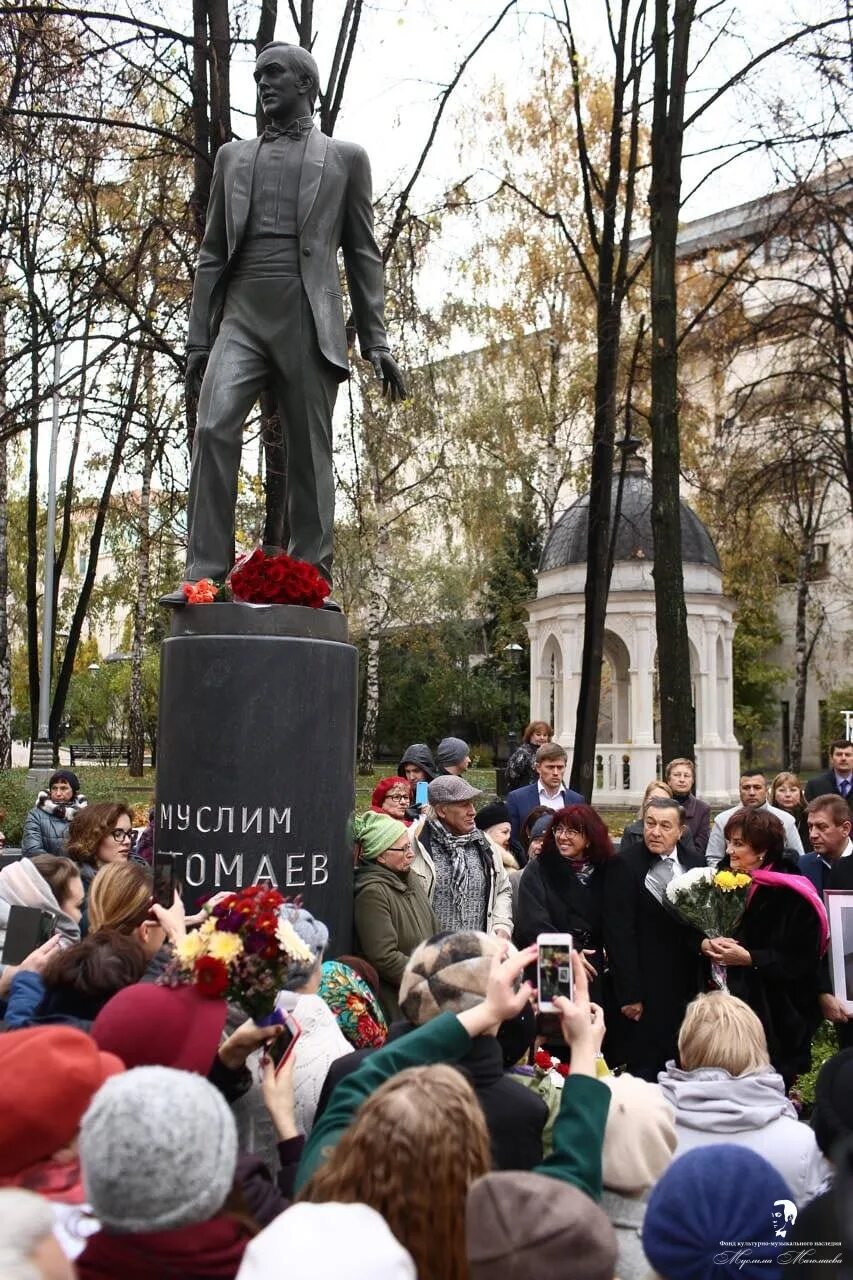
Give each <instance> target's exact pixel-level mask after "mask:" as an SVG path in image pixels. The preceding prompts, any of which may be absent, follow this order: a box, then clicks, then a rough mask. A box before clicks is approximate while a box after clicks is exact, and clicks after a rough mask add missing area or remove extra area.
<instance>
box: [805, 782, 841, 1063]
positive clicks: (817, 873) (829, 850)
mask: <svg viewBox="0 0 853 1280" xmlns="http://www.w3.org/2000/svg"><path fill="white" fill-rule="evenodd" d="M807 821H808V824H809V838H810V841H811V845H812V848H813V850H814V853H807V854H806V855H805V857H803V858H801V859H800V870H801V871H802V872H803V873H804V874H805V875H807V876H808V877H809V879H810V880H811V882H812V884H813V885H814V886H815V888H816V889H817V890H818V892H819V893H820V894H821V895H823V892H824V890H826V889H845V890H849V891H850V892H853V856H851V855H853V841H851V839H850V833H851V828H853V822H851V818H850V810H849V809H848V807H847V801H846V800H844V799H843V797H841V796H839V795H833V794H830V795H825V796H818V797H817V798H816V799H814V800H812V801H811V802H810V804H809V807H808V810H807ZM848 990H849V988H848ZM819 1003H820V1009H821V1013H822V1014H823V1016H824V1017H825V1018H828V1019H829V1020H830V1021H831V1022H834V1023H835V1024H836V1031H837V1033H838V1042H839V1044H840V1046H841V1048H842V1049H849V1048H851V1047H853V1022H851V1021H850V1015H849V1014H848V1013H847V1012H846V1011H845V1009H844V1006H843V1005H842V1003H841V1001H840V1000H839V999H838V997H837V996H836V995H835V994H834V993H833V990H832V980H831V978H830V971H829V953H828V952H827V954H826V955H825V956H824V958H823V960H822V962H821V995H820V997H819Z"/></svg>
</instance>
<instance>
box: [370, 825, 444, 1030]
mask: <svg viewBox="0 0 853 1280" xmlns="http://www.w3.org/2000/svg"><path fill="white" fill-rule="evenodd" d="M353 834H354V836H355V841H356V868H355V931H356V936H357V939H358V945H357V951H358V954H359V955H360V956H363V957H364V959H365V960H369V961H370V963H371V964H372V965H373V967H374V969H375V970H376V972H377V973H378V975H379V995H380V998H381V1000H382V1004H383V1006H384V1008H385V1012H386V1014H387V1015H388V1019H389V1021H391V1020H393V1019H395V1018H399V1017H400V1006H399V1004H398V1003H397V993H398V991H399V988H400V979H401V978H402V976H403V970H404V969H405V967H406V964H407V962H408V959H409V956H410V955H411V953H412V952H413V951H414V949H415V947H416V946H418V944H419V943H421V942H423V941H425V939H426V938H431V937H432V936H433V934H435V933H438V921H437V920H436V918H435V914H434V912H433V909H432V907H431V906H430V904H429V899H428V898H427V895H426V890H425V889H424V888H423V884H422V881H421V878H420V876H418V875H412V874H411V867H412V861H413V859H414V849H413V846H412V843H411V841H410V839H409V833H408V831H407V830H406V828H405V827H404V825H403V823H402V822H399V821H398V820H397V819H396V818H392V817H390V815H388V814H385V813H374V812H373V811H372V810H371V811H370V812H369V813H363V814H359V816H358V817H357V818H356V819H355V822H354V824H353Z"/></svg>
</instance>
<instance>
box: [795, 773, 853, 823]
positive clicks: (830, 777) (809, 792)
mask: <svg viewBox="0 0 853 1280" xmlns="http://www.w3.org/2000/svg"><path fill="white" fill-rule="evenodd" d="M803 794H804V795H805V797H806V800H807V801H809V800H816V799H817V797H818V796H840V795H841V792H840V791H839V790H838V787H837V785H836V782H835V773H834V771H833V770H832V769H827V771H826V773H819V774H818V775H817V777H816V778H810V779H809V781H808V782H807V783H806V785H805V787H804V788H803ZM847 803H848V805H849V806H850V812H851V813H853V789H851V791H850V793H849V795H848V796H847Z"/></svg>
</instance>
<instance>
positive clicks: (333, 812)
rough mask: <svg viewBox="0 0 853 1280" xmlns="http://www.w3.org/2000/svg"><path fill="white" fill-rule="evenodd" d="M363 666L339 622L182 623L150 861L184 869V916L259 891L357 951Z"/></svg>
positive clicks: (260, 618) (206, 617) (301, 614)
mask: <svg viewBox="0 0 853 1280" xmlns="http://www.w3.org/2000/svg"><path fill="white" fill-rule="evenodd" d="M357 667H358V662H357V653H356V650H355V648H354V647H353V646H352V645H350V644H348V643H347V625H346V619H345V618H344V617H343V615H342V614H339V613H332V612H329V611H325V610H321V609H306V608H302V607H299V606H291V605H245V604H209V605H188V606H187V607H186V608H183V609H176V610H175V612H174V614H173V618H172V634H171V636H170V637H169V639H168V640H165V641H164V643H163V646H162V657H161V678H160V718H159V732H158V741H157V807H156V819H155V839H154V848H155V850H161V851H168V852H175V853H182V854H184V855H185V871H186V891H185V895H184V896H185V902H186V904H187V908H188V909H195V908H196V904H197V903H198V901H199V899H200V898H202V897H207V896H209V895H210V894H212V893H215V892H217V891H219V890H225V889H237V888H244V887H245V886H247V885H251V884H256V883H264V884H266V885H270V886H272V887H275V888H277V889H279V890H280V891H281V892H282V893H284V894H287V895H291V896H294V895H296V894H301V896H302V899H303V903H304V905H305V906H306V907H307V908H308V910H310V911H312V912H313V913H314V914H315V915H316V916H318V917H319V918H320V919H322V920H324V921H325V923H326V924H327V925H328V927H329V930H330V932H331V941H330V952H332V953H340V952H343V951H346V950H347V949H348V948H349V947H350V943H351V934H352V845H351V843H350V841H349V839H348V835H347V826H348V822H349V818H350V815H351V813H352V809H353V804H354V795H355V793H354V771H355V734H356V692H357Z"/></svg>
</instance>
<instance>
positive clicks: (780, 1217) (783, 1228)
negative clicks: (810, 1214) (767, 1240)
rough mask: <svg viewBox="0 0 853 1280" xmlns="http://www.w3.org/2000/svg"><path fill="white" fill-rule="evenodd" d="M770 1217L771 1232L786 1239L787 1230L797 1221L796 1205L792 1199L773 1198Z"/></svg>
mask: <svg viewBox="0 0 853 1280" xmlns="http://www.w3.org/2000/svg"><path fill="white" fill-rule="evenodd" d="M770 1217H771V1218H772V1220H773V1234H774V1235H775V1236H778V1237H779V1238H780V1239H782V1240H786V1239H787V1238H788V1232H789V1231H790V1230H791V1228H792V1227H793V1226H794V1223H795V1222H796V1221H797V1206H796V1205H795V1204H794V1202H793V1200H774V1201H773V1209H772V1210H771V1213H770Z"/></svg>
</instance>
